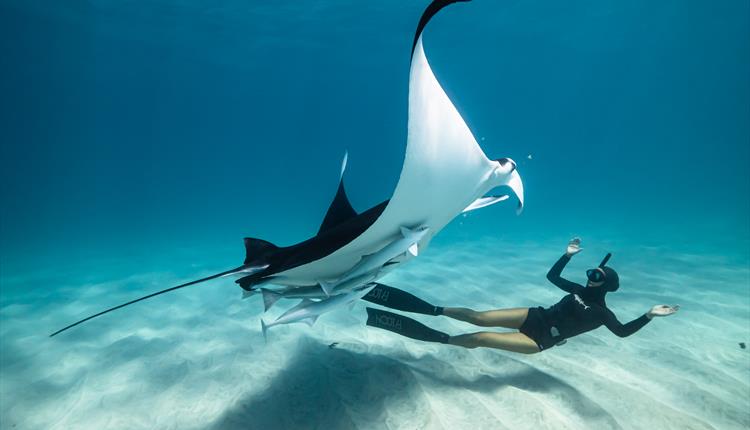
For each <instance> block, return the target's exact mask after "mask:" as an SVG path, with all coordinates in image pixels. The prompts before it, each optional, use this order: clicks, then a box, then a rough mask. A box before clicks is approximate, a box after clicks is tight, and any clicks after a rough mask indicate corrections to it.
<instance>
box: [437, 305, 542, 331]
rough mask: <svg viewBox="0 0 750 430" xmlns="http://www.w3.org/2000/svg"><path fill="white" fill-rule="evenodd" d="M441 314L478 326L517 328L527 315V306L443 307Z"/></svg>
mask: <svg viewBox="0 0 750 430" xmlns="http://www.w3.org/2000/svg"><path fill="white" fill-rule="evenodd" d="M443 315H445V316H447V317H450V318H453V319H456V320H459V321H465V322H467V323H471V324H474V325H478V326H480V327H506V328H519V327H521V325H522V324H523V322H524V321H526V317H527V316H528V315H529V308H513V309H496V310H493V311H484V312H477V311H475V310H473V309H468V308H443Z"/></svg>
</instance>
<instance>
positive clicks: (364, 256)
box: [50, 0, 523, 336]
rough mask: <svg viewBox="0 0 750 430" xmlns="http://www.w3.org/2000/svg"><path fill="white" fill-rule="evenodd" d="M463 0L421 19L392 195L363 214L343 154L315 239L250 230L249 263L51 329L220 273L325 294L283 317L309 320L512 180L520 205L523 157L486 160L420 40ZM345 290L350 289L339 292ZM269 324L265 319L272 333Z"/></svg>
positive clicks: (250, 286)
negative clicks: (279, 240) (348, 185)
mask: <svg viewBox="0 0 750 430" xmlns="http://www.w3.org/2000/svg"><path fill="white" fill-rule="evenodd" d="M465 1H469V0H434V1H433V2H432V3H431V4H430V5H429V6H428V7H427V8H426V9H425V11H424V13H423V14H422V17H421V19H420V20H419V24H418V26H417V30H416V33H415V35H414V42H413V44H412V54H411V68H410V74H409V111H408V112H409V118H408V130H407V141H406V154H405V157H404V164H403V167H402V169H401V175H400V177H399V181H398V184H397V185H396V189H395V191H394V192H393V196H392V197H391V198H390V199H389V200H386V201H384V202H382V203H380V204H378V205H376V206H374V207H372V208H370V209H368V210H366V211H364V212H362V213H357V212H356V211H355V210H354V208H352V205H351V204H350V203H349V199H348V198H347V196H346V192H345V190H344V182H343V174H344V170H345V168H346V157H345V158H344V163H343V165H342V169H341V177H340V179H339V186H338V190H337V192H336V196H335V197H334V199H333V202H332V203H331V205H330V207H329V208H328V211H327V213H326V215H325V218H324V219H323V222H322V224H321V226H320V229H319V231H318V233H317V234H316V235H315V236H313V237H312V238H310V239H307V240H305V241H303V242H300V243H297V244H295V245H291V246H286V247H279V246H276V245H273V244H272V243H270V242H267V241H265V240H262V239H255V238H245V252H246V255H245V261H244V263H243V264H242V265H241V266H239V267H237V268H234V269H231V270H227V271H224V272H221V273H217V274H215V275H212V276H208V277H206V278H202V279H198V280H195V281H191V282H187V283H185V284H181V285H178V286H175V287H171V288H167V289H165V290H162V291H158V292H155V293H152V294H149V295H147V296H145V297H141V298H138V299H135V300H132V301H130V302H127V303H123V304H121V305H118V306H115V307H112V308H110V309H107V310H104V311H102V312H99V313H97V314H95V315H91V316H89V317H87V318H84V319H82V320H80V321H78V322H75V323H73V324H70V325H68V326H66V327H64V328H62V329H60V330H58V331H56V332H54V333H52V334H51V335H50V336H55V335H57V334H59V333H61V332H63V331H65V330H68V329H70V328H72V327H75V326H77V325H79V324H81V323H83V322H86V321H89V320H91V319H93V318H96V317H98V316H101V315H103V314H106V313H108V312H111V311H114V310H116V309H120V308H122V307H125V306H128V305H131V304H133V303H136V302H139V301H142V300H146V299H149V298H151V297H154V296H157V295H160V294H164V293H167V292H170V291H174V290H177V289H180V288H184V287H187V286H190V285H195V284H198V283H201V282H205V281H209V280H212V279H217V278H222V277H233V278H237V279H236V281H235V282H236V283H237V284H239V286H240V287H242V289H243V290H244V291H245V292H254V291H257V289H258V287H259V286H261V285H263V284H273V285H279V286H283V287H286V290H284V291H285V292H286V293H287V296H293V294H290V289H292V288H302V289H304V291H306V292H308V293H310V292H311V291H316V292H317V296H314V295H311V296H310V297H318V298H320V299H321V302H303V303H302V304H300V305H299V306H302V305H304V306H302V308H304V309H305V312H298V313H297V314H296V317H291V316H290V315H287V317H288V318H286V319H285V323H290V322H296V321H298V320H300V319H296V318H298V317H304V318H303V319H305V321H308V322H311V321H314V318H312V317H316V315H320V314H321V313H322V312H327V311H330V310H331V309H333V308H334V307H335V306H333V305H340V304H345V303H350V302H352V300H354V299H355V298H360V297H361V295H363V294H366V292H367V291H369V290H368V288H369V287H370V286H368V285H369V284H370V283H372V282H374V281H375V280H377V279H378V278H380V277H382V276H383V275H384V274H385V273H387V272H388V271H390V270H392V269H393V268H394V267H395V266H397V265H398V264H400V263H403V262H405V261H408V260H410V259H411V258H413V257H414V256H417V255H418V253H419V252H422V251H423V250H424V249H425V248H426V247H427V246H428V244H429V242H430V240H431V239H432V237H433V236H435V235H436V234H437V233H438V232H439V231H440V230H441V229H442V228H443V227H445V225H446V224H448V223H449V222H450V221H451V220H452V219H453V218H455V217H456V216H457V215H459V214H461V213H462V212H468V211H472V210H476V209H480V208H483V207H487V206H490V205H493V204H495V203H498V202H500V201H503V200H506V199H507V198H508V195H489V196H488V195H486V194H487V193H488V192H490V191H491V190H493V189H494V188H497V187H508V188H510V190H511V191H512V192H513V193H514V194H515V195H516V197H517V198H518V212H519V213H520V211H521V210H522V208H523V183H522V181H521V176H520V175H519V174H518V171H517V170H516V163H515V162H514V161H513V160H511V159H509V158H500V159H496V160H490V159H489V158H487V156H486V155H485V154H484V152H483V151H482V148H480V147H479V144H478V143H477V141H476V139H475V138H474V136H473V135H472V133H471V131H470V130H469V127H468V126H467V125H466V123H465V122H464V120H463V118H461V115H460V114H459V113H458V110H456V108H455V106H453V103H452V102H451V101H450V99H449V98H448V96H447V95H446V93H445V91H444V90H443V88H442V87H441V86H440V83H439V82H438V81H437V79H436V78H435V75H434V74H433V72H432V69H431V68H430V65H429V63H428V62H427V57H426V56H425V52H424V47H423V45H422V30H423V29H424V28H425V26H426V25H427V23H428V22H429V20H430V19H431V18H432V17H433V16H434V15H435V14H436V13H437V12H438V11H439V10H441V9H442V8H444V7H445V6H447V5H449V4H451V3H457V2H465ZM363 291H365V293H363ZM300 293H303V291H302V290H300ZM339 295H346V296H345V297H341V298H336V297H337V296H339ZM334 298H335V300H334ZM350 298H351V300H349V299H350ZM313 305H315V306H313ZM299 306H298V307H299ZM289 312H292V310H290V311H288V313H289ZM285 315H286V314H285ZM281 319H284V316H282V317H281V318H280V319H279V320H278V321H276V322H275V323H279V324H281V323H282V322H281ZM275 323H274V324H275ZM268 326H270V324H269V325H268ZM268 326H266V325H265V324H264V333H265V329H266V328H267V327H268Z"/></svg>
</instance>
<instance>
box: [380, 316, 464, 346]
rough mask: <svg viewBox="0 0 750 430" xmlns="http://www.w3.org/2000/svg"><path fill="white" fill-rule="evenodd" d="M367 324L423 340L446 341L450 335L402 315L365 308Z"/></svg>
mask: <svg viewBox="0 0 750 430" xmlns="http://www.w3.org/2000/svg"><path fill="white" fill-rule="evenodd" d="M367 325H369V326H370V327H377V328H382V329H384V330H388V331H392V332H394V333H397V334H400V335H401V336H406V337H410V338H412V339H416V340H423V341H425V342H437V343H448V341H449V340H450V336H448V335H447V334H446V333H443V332H442V331H438V330H435V329H433V328H430V327H427V326H426V325H424V324H422V323H420V322H419V321H415V320H413V319H411V318H408V317H405V316H403V315H399V314H394V313H393V312H388V311H384V310H381V309H373V308H369V307H368V308H367Z"/></svg>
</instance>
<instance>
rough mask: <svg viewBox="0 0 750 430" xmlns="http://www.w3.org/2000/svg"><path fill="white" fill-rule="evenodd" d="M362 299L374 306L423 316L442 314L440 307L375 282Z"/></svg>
mask: <svg viewBox="0 0 750 430" xmlns="http://www.w3.org/2000/svg"><path fill="white" fill-rule="evenodd" d="M362 299H363V300H367V301H368V302H371V303H375V304H376V305H380V306H385V307H387V308H391V309H398V310H400V311H406V312H414V313H418V314H425V315H442V314H443V308H442V307H440V306H433V305H431V304H429V303H427V302H426V301H424V300H422V299H420V298H419V297H417V296H415V295H413V294H410V293H407V292H406V291H403V290H399V289H398V288H393V287H389V286H388V285H384V284H381V283H377V282H376V283H375V288H373V289H372V290H370V292H369V293H367V295H366V296H364V297H362Z"/></svg>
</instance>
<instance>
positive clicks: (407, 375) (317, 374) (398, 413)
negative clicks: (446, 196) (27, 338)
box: [212, 339, 620, 430]
mask: <svg viewBox="0 0 750 430" xmlns="http://www.w3.org/2000/svg"><path fill="white" fill-rule="evenodd" d="M350 346H353V348H350ZM365 349H366V346H363V345H359V346H358V345H343V346H340V347H337V348H333V349H331V348H329V347H328V346H327V345H324V344H321V343H318V342H316V341H314V340H311V339H303V340H302V341H301V342H300V344H299V348H298V349H297V350H296V351H295V352H294V354H295V355H294V358H292V359H291V360H290V362H289V363H288V365H287V366H286V368H285V369H284V371H282V372H279V373H278V374H277V375H276V376H275V377H274V378H273V379H272V380H269V381H268V383H267V386H268V388H267V389H265V390H262V391H260V392H257V391H256V392H253V393H252V394H248V395H246V396H244V397H241V398H239V399H238V400H237V401H236V403H235V404H234V405H233V406H229V407H228V408H227V409H226V411H225V412H224V414H223V415H222V416H221V417H220V418H218V419H217V420H216V421H215V422H214V423H213V425H212V428H213V429H230V430H231V429H264V430H266V429H287V428H289V429H291V428H305V429H313V428H325V429H351V428H358V427H363V426H368V424H370V425H372V426H373V427H382V426H384V424H383V423H384V420H387V421H388V423H389V427H391V428H393V427H395V428H400V427H404V428H410V427H423V426H425V425H427V424H428V422H429V420H430V417H429V415H430V414H429V408H430V405H429V403H428V402H427V401H426V400H424V398H423V397H424V396H422V392H424V391H426V390H428V391H432V392H439V391H441V390H445V389H450V390H469V391H475V392H483V393H492V392H494V391H497V390H500V389H502V388H503V387H509V386H512V387H516V388H518V389H521V390H525V391H530V392H542V393H551V394H553V395H554V397H555V398H556V399H558V400H559V401H560V402H563V404H565V406H566V409H567V408H570V409H571V410H574V411H576V413H577V414H578V415H579V416H580V417H581V418H583V419H585V420H586V421H587V422H596V423H597V424H600V427H602V428H613V429H616V428H619V427H620V426H619V425H618V423H617V421H616V420H615V419H614V418H613V417H612V416H611V415H610V414H609V413H608V412H607V411H606V410H604V409H603V408H602V407H601V406H599V405H598V404H597V403H595V402H594V401H593V400H591V399H590V398H588V397H586V396H585V395H583V394H581V393H580V392H579V391H578V390H576V389H575V388H574V387H572V386H570V385H569V384H567V383H565V382H563V381H561V380H559V379H558V378H555V377H554V376H551V375H549V374H547V373H544V372H542V371H540V370H538V369H535V368H534V367H531V366H529V365H527V364H525V363H522V362H520V361H518V360H513V359H511V358H508V359H507V364H508V365H509V367H510V368H512V370H510V371H509V372H507V373H506V374H503V375H502V376H492V375H480V376H477V377H471V378H467V377H466V376H463V375H461V374H459V373H458V372H457V371H456V369H455V368H454V367H453V366H452V365H451V364H450V363H447V362H446V361H445V360H441V359H438V358H435V357H434V356H431V355H426V356H422V357H419V358H415V357H411V356H408V355H406V354H402V356H400V357H397V356H386V355H381V354H374V353H371V352H357V350H362V351H364V350H365ZM519 369H520V370H519ZM498 395H501V394H498ZM467 413H468V412H467ZM403 420H407V421H406V422H404V421H403ZM498 424H500V423H498Z"/></svg>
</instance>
